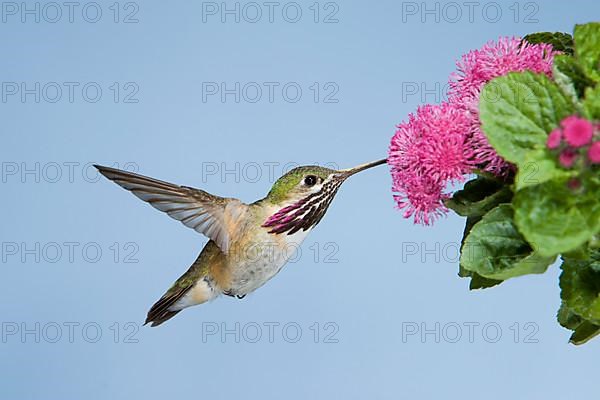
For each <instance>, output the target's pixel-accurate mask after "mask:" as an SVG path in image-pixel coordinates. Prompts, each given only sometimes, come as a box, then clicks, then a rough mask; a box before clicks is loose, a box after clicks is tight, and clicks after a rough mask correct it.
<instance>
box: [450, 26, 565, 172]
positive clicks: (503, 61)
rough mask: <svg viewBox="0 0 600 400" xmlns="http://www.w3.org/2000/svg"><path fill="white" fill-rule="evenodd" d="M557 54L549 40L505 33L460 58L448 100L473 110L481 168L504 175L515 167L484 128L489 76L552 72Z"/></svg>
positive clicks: (470, 110)
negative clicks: (482, 116) (481, 117)
mask: <svg viewBox="0 0 600 400" xmlns="http://www.w3.org/2000/svg"><path fill="white" fill-rule="evenodd" d="M555 54H557V52H555V51H553V50H552V46H551V45H549V44H530V43H527V42H524V41H522V40H521V39H520V38H514V37H513V38H506V37H505V38H500V39H499V40H498V42H488V43H487V44H485V45H484V46H483V47H482V48H481V49H479V50H473V51H470V52H469V53H467V54H465V55H464V56H463V57H462V58H461V60H460V61H458V62H457V64H456V65H457V68H458V71H457V72H455V73H453V74H452V75H450V82H449V85H450V90H449V93H448V94H449V101H450V102H452V103H458V104H461V105H462V106H463V107H464V108H465V109H466V110H468V111H469V113H470V119H471V124H472V125H473V137H472V142H473V147H474V148H475V154H476V156H477V158H478V159H480V160H481V162H482V165H480V166H479V168H480V169H482V170H484V171H487V172H490V173H493V174H495V175H498V176H503V175H505V174H506V173H507V172H508V171H510V170H511V169H512V168H513V167H512V166H511V165H510V164H509V163H507V162H506V161H504V159H503V158H502V157H500V156H499V155H498V154H497V153H496V151H495V150H494V148H493V147H492V146H491V145H490V144H489V142H488V140H487V138H486V137H485V135H484V134H483V132H482V131H481V122H480V121H479V95H480V92H481V89H482V88H483V86H484V85H485V84H486V83H487V82H489V81H490V80H492V79H494V78H496V77H499V76H503V75H506V74H508V73H509V72H521V71H525V70H529V71H533V72H536V73H543V74H546V75H548V76H551V75H552V63H553V61H554V55H555Z"/></svg>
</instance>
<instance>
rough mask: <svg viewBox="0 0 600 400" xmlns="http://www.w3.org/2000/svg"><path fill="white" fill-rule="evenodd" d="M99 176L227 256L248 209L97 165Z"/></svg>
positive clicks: (207, 195) (236, 201)
mask: <svg viewBox="0 0 600 400" xmlns="http://www.w3.org/2000/svg"><path fill="white" fill-rule="evenodd" d="M95 167H96V168H98V170H99V171H100V173H101V174H102V175H104V176H105V177H107V178H108V179H110V180H112V181H113V182H115V183H117V184H118V185H120V186H121V187H123V188H124V189H127V190H129V191H130V192H131V193H133V194H134V195H136V196H137V197H139V198H140V199H142V200H144V201H145V202H147V203H150V205H152V207H154V208H156V209H158V210H160V211H163V212H165V213H167V214H168V215H169V216H170V217H171V218H174V219H176V220H178V221H181V223H183V224H184V225H185V226H187V227H189V228H192V229H194V230H195V231H196V232H198V233H202V234H204V235H206V236H207V237H209V238H210V239H212V240H213V241H214V242H215V243H216V244H217V245H218V246H219V248H220V249H221V251H223V253H225V254H227V252H228V250H229V247H230V239H231V236H232V234H233V233H234V232H233V231H234V230H235V229H236V227H237V226H239V223H238V221H239V217H240V216H241V214H242V213H243V211H244V210H241V209H242V208H244V209H245V208H246V207H247V205H246V204H244V203H242V202H241V201H239V200H238V199H233V198H224V197H219V196H215V195H212V194H210V193H207V192H205V191H203V190H200V189H195V188H192V187H187V186H179V185H175V184H173V183H169V182H164V181H160V180H158V179H153V178H149V177H147V176H143V175H138V174H134V173H132V172H127V171H122V170H119V169H116V168H110V167H103V166H100V165H96V166H95Z"/></svg>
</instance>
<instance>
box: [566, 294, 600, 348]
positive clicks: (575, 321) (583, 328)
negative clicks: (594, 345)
mask: <svg viewBox="0 0 600 400" xmlns="http://www.w3.org/2000/svg"><path fill="white" fill-rule="evenodd" d="M557 319H558V323H559V324H561V325H562V326H564V327H565V328H567V329H570V330H572V331H573V334H572V335H571V338H570V339H569V341H570V342H571V343H573V344H576V345H579V344H583V343H585V342H587V341H589V340H590V339H592V338H593V337H594V336H596V335H598V334H599V333H600V326H599V325H596V324H594V323H592V322H590V321H586V320H585V319H583V318H581V317H580V316H579V315H577V314H575V313H574V312H573V311H572V310H571V309H569V307H567V305H566V304H565V302H562V304H561V305H560V309H559V310H558V315H557Z"/></svg>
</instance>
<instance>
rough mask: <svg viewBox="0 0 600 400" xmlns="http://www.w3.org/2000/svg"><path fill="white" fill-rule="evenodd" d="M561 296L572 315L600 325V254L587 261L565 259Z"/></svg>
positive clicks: (594, 254)
mask: <svg viewBox="0 0 600 400" xmlns="http://www.w3.org/2000/svg"><path fill="white" fill-rule="evenodd" d="M561 269H562V274H561V275H560V289H561V292H560V296H561V299H562V301H563V302H564V304H565V305H566V307H568V308H569V310H570V311H571V312H572V313H575V314H577V316H579V317H581V318H582V319H584V320H587V321H590V322H591V323H594V324H596V325H600V252H598V251H596V252H593V254H592V255H591V257H590V258H589V259H587V260H575V259H570V258H564V260H563V263H562V265H561Z"/></svg>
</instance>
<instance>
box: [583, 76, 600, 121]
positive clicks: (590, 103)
mask: <svg viewBox="0 0 600 400" xmlns="http://www.w3.org/2000/svg"><path fill="white" fill-rule="evenodd" d="M583 110H584V113H585V116H586V118H588V119H592V120H600V85H597V86H595V87H588V88H587V89H586V90H585V99H584V100H583Z"/></svg>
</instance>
